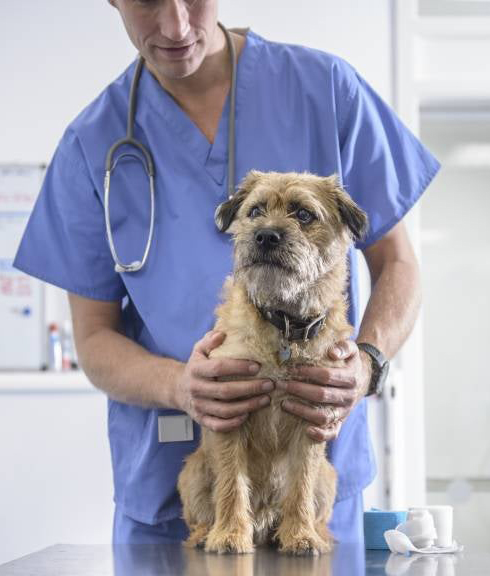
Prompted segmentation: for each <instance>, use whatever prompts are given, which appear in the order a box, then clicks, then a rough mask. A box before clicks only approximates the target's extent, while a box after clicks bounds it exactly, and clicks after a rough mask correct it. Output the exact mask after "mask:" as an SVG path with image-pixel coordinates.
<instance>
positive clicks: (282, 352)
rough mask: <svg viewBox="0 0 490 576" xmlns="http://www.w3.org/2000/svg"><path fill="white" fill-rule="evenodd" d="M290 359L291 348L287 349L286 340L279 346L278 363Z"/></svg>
mask: <svg viewBox="0 0 490 576" xmlns="http://www.w3.org/2000/svg"><path fill="white" fill-rule="evenodd" d="M290 358H291V348H290V347H289V342H288V341H287V340H286V341H285V342H284V341H282V342H281V343H280V344H279V362H280V363H281V364H283V363H284V362H287V361H288V360H289V359H290Z"/></svg>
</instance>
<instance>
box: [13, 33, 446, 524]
mask: <svg viewBox="0 0 490 576" xmlns="http://www.w3.org/2000/svg"><path fill="white" fill-rule="evenodd" d="M134 67H135V63H133V64H132V65H131V66H130V67H129V68H128V69H127V70H126V71H125V72H124V73H123V74H122V75H121V76H120V77H119V78H118V79H117V80H115V81H114V82H113V83H112V84H110V85H109V86H108V87H107V88H106V89H105V90H104V91H103V92H102V94H101V95H100V96H99V97H98V98H97V99H96V100H95V101H94V102H93V103H91V104H90V105H89V106H88V107H87V108H86V109H85V110H84V111H83V112H82V113H81V114H80V115H79V116H78V117H77V118H76V119H75V120H74V121H73V122H72V123H71V124H70V126H69V127H68V128H67V130H66V132H65V134H64V135H63V138H62V140H61V142H60V144H59V146H58V148H57V150H56V152H55V155H54V158H53V160H52V162H51V163H50V166H49V168H48V171H47V174H46V178H45V181H44V184H43V187H42V190H41V193H40V195H39V198H38V201H37V203H36V206H35V208H34V211H33V213H32V216H31V218H30V221H29V224H28V226H27V229H26V232H25V234H24V237H23V240H22V242H21V245H20V248H19V251H18V254H17V257H16V260H15V263H14V264H15V266H16V267H18V268H19V269H21V270H23V271H25V272H27V273H28V274H32V275H34V276H36V277H38V278H41V279H43V280H45V281H47V282H50V283H52V284H55V285H57V286H60V287H62V288H64V289H66V290H68V291H69V292H73V293H76V294H79V295H81V296H85V297H88V298H93V299H96V300H109V301H112V300H121V301H122V303H123V321H124V328H125V332H126V335H127V336H128V337H129V338H131V339H133V340H134V341H136V342H138V343H139V344H140V345H142V346H143V347H145V348H146V349H147V350H149V351H150V352H153V353H154V354H158V355H161V356H167V357H171V358H175V359H177V360H179V361H181V362H186V361H187V360H188V358H189V355H190V353H191V351H192V348H193V346H194V344H195V342H197V341H198V340H199V339H201V338H202V337H203V335H204V334H205V333H206V332H207V331H208V330H210V329H211V328H212V327H213V325H214V309H215V308H216V306H217V304H218V303H219V298H220V293H221V287H222V285H223V282H224V279H225V277H226V276H227V275H229V274H231V273H232V270H233V242H232V239H231V237H230V236H229V235H227V234H221V233H219V232H218V230H217V229H216V227H215V225H214V219H213V216H214V211H215V208H216V206H217V205H218V204H219V203H220V202H222V201H223V200H224V199H225V198H226V196H227V182H226V179H227V160H228V159H227V145H228V142H227V134H228V106H229V102H228V100H227V101H226V103H225V106H224V109H223V112H222V116H221V120H220V123H219V127H218V131H217V133H216V137H215V139H214V142H213V144H212V145H211V144H210V143H209V142H208V141H207V139H206V138H205V136H204V135H203V134H202V132H201V131H200V130H199V129H198V128H197V126H196V125H195V124H194V123H193V122H192V121H191V120H190V118H189V117H188V116H187V115H186V114H185V113H184V112H183V111H182V109H181V108H180V107H179V106H178V104H177V103H176V102H175V101H174V100H173V99H172V97H171V96H170V95H169V94H167V93H166V92H165V91H164V90H163V89H162V87H161V86H160V85H159V83H158V82H157V80H156V79H155V78H154V77H153V76H152V75H151V74H150V73H149V72H148V70H146V69H145V70H144V71H143V74H142V77H141V81H140V86H139V91H138V109H137V114H136V126H135V136H136V137H137V138H138V139H140V140H141V141H142V142H143V143H144V144H145V146H147V147H148V148H149V149H150V150H151V151H152V154H153V157H154V159H155V165H156V166H155V171H156V182H155V186H156V218H155V234H154V241H153V244H152V248H151V250H150V254H149V257H148V261H147V264H146V266H145V267H144V268H143V269H142V270H141V271H139V272H136V273H134V274H122V275H119V274H117V273H116V272H115V271H114V264H113V261H112V258H111V254H110V250H109V247H108V243H107V239H106V237H105V226H104V211H103V179H104V159H105V155H106V152H107V149H108V148H109V146H110V145H111V144H112V143H113V142H114V141H115V140H117V139H118V138H120V137H121V136H122V135H123V134H124V133H125V130H126V115H127V106H128V95H129V88H130V83H131V79H132V76H133V72H134ZM236 159H237V165H236V178H237V181H236V182H235V185H236V184H237V183H238V182H239V181H240V180H241V179H242V178H243V177H244V176H245V175H246V173H247V172H248V171H249V170H251V169H256V170H262V171H270V170H274V171H280V172H289V171H297V172H304V171H309V172H313V173H316V174H319V175H325V176H326V175H330V174H332V173H334V172H336V173H337V174H339V176H340V178H341V181H342V182H343V185H344V187H345V189H346V190H347V192H348V193H349V194H350V195H351V196H352V198H353V199H354V200H355V201H356V202H357V203H358V204H359V205H360V206H361V207H362V208H363V209H364V210H365V211H366V212H367V214H368V217H369V219H370V231H369V233H368V236H367V237H366V239H365V240H364V241H363V242H359V243H358V244H357V246H356V247H357V248H360V249H364V248H366V247H367V246H369V245H371V244H372V243H374V242H376V240H378V239H379V238H380V237H381V236H383V234H385V233H386V232H387V231H388V230H390V228H392V227H393V226H394V225H395V224H396V223H397V222H399V221H400V220H401V219H402V218H403V216H404V215H405V214H406V213H407V212H408V210H409V209H410V208H411V207H412V206H413V204H414V203H415V202H416V201H417V199H418V198H419V197H420V195H421V194H422V193H423V191H424V190H425V189H426V187H427V186H428V184H429V182H430V181H431V179H432V178H433V177H434V175H435V173H436V172H437V170H438V166H439V165H438V163H437V161H436V160H435V159H434V158H433V157H432V156H431V154H430V153H429V152H428V151H427V150H426V149H425V148H424V147H423V146H422V144H421V143H420V142H419V141H418V140H417V139H416V138H415V137H414V136H413V135H412V134H411V133H410V132H409V130H408V129H407V128H406V127H405V126H403V124H402V123H401V122H400V120H399V119H398V118H397V117H396V115H395V114H394V113H393V112H392V110H391V109H390V108H389V107H388V106H387V105H386V104H385V103H384V102H383V101H382V100H381V99H380V98H379V96H378V95H377V94H376V92H374V90H373V89H372V88H371V87H370V86H369V84H367V83H366V82H365V80H364V79H363V78H362V77H361V76H360V75H359V74H358V73H357V72H356V71H355V70H354V69H353V68H352V67H351V66H350V65H349V64H347V63H346V62H345V61H344V60H342V59H341V58H338V57H336V56H333V55H331V54H327V53H324V52H320V51H318V50H312V49H308V48H304V47H301V46H293V45H288V44H280V43H275V42H269V41H266V40H264V39H263V38H261V37H260V36H258V35H257V34H255V33H253V32H252V31H250V30H249V31H248V32H247V35H246V42H245V45H244V47H243V49H242V52H241V54H240V58H239V60H238V69H237V103H236ZM124 168H125V169H124V171H122V172H119V173H118V176H117V178H115V179H114V181H113V182H112V183H111V186H112V190H114V192H112V191H111V223H112V228H113V234H114V238H115V243H116V247H117V251H118V253H119V255H120V258H121V260H122V261H124V262H131V261H132V260H134V259H136V258H138V257H139V256H140V254H141V253H142V248H144V243H145V240H146V236H147V230H148V228H147V227H148V222H149V202H148V194H147V192H148V191H147V188H146V186H147V184H146V179H145V178H144V174H143V173H142V171H141V169H140V168H138V167H137V166H136V165H133V164H131V163H127V165H125V167H124ZM349 263H350V284H349V287H348V294H347V295H348V299H349V319H350V322H351V324H352V325H353V326H354V327H355V333H356V332H357V329H358V326H359V301H358V294H357V282H358V273H357V260H356V255H355V251H354V248H352V250H351V252H350V255H349ZM355 333H354V336H355ZM108 406H109V411H108V420H109V423H108V428H109V438H110V446H111V456H112V464H113V471H114V485H115V495H114V499H115V501H116V503H117V505H118V508H119V509H120V510H121V511H122V512H123V513H124V514H126V515H127V516H130V517H131V518H133V519H135V520H137V521H140V522H144V523H149V524H156V523H158V522H162V521H164V520H169V519H173V518H178V517H179V516H180V514H181V504H180V500H179V497H178V494H177V490H176V480H177V476H178V473H179V472H180V469H181V467H182V462H183V459H184V458H185V456H186V455H188V454H190V453H191V452H193V451H194V450H195V449H196V447H197V444H198V441H199V434H200V428H199V426H198V425H197V424H196V423H194V424H193V428H194V439H193V440H189V441H183V442H167V443H161V442H159V436H158V418H159V416H162V415H168V414H178V413H179V412H178V411H176V410H167V409H165V408H161V409H154V410H149V409H144V408H141V407H138V406H133V405H128V404H124V403H121V402H116V401H113V400H110V399H109V401H108ZM328 453H329V458H330V459H331V461H332V462H333V464H334V466H335V468H336V470H337V473H338V490H337V501H340V500H344V499H347V498H348V497H350V496H353V495H354V494H358V493H359V492H360V491H361V490H362V489H363V488H364V487H365V486H366V485H367V484H369V482H370V481H371V480H372V479H373V477H374V475H375V472H376V468H375V463H374V458H373V451H372V447H371V443H370V441H369V437H368V428H367V421H366V402H365V401H362V402H360V403H359V404H358V405H357V406H356V408H355V409H354V410H353V411H352V413H351V414H350V415H349V417H348V418H347V420H346V421H345V422H344V424H343V426H342V428H341V431H340V434H339V437H338V438H337V439H336V440H335V441H333V442H331V443H330V444H329V446H328ZM334 515H335V512H334Z"/></svg>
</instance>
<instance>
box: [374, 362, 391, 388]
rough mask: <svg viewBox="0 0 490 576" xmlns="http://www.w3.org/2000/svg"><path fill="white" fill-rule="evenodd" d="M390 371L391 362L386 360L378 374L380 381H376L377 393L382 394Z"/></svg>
mask: <svg viewBox="0 0 490 576" xmlns="http://www.w3.org/2000/svg"><path fill="white" fill-rule="evenodd" d="M389 371H390V363H389V362H385V363H384V364H383V366H381V369H380V371H379V374H378V381H377V382H376V394H381V392H383V387H384V383H385V382H386V378H387V377H388V372H389Z"/></svg>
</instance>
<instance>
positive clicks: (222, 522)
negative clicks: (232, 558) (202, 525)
mask: <svg viewBox="0 0 490 576" xmlns="http://www.w3.org/2000/svg"><path fill="white" fill-rule="evenodd" d="M206 434H210V435H211V436H212V440H211V438H209V440H211V441H210V442H209V443H208V446H210V447H212V448H211V449H210V450H209V454H210V456H211V458H212V466H213V471H214V477H215V485H214V492H213V501H214V505H215V521H214V525H213V527H212V529H211V531H210V532H209V534H208V537H207V539H206V550H207V551H208V552H219V553H223V552H241V553H244V552H253V521H252V515H251V511H250V494H249V491H250V488H249V479H248V474H247V458H246V436H245V434H244V432H243V431H242V430H234V431H232V432H216V433H214V432H210V431H206Z"/></svg>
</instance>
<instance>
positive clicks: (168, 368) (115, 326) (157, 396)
mask: <svg viewBox="0 0 490 576" xmlns="http://www.w3.org/2000/svg"><path fill="white" fill-rule="evenodd" d="M68 299H69V302H70V308H71V315H72V319H73V333H74V336H75V344H76V347H77V354H78V358H79V361H80V365H81V366H82V368H83V369H84V371H85V373H86V374H87V376H88V378H89V379H90V381H91V382H92V384H93V385H94V386H96V387H97V388H100V389H101V390H104V391H105V392H106V393H107V394H108V395H109V396H110V397H111V398H113V399H115V400H118V401H120V402H125V403H127V404H137V405H139V406H143V407H147V408H156V407H162V406H167V407H169V408H176V407H177V406H176V404H175V398H174V396H175V395H174V393H173V390H174V385H173V384H174V382H175V381H176V380H177V379H178V378H179V377H180V376H181V373H182V370H183V366H184V365H183V364H182V363H180V362H178V361H176V360H173V359H171V358H161V357H158V356H155V355H154V354H151V353H150V352H148V351H147V350H145V349H144V348H143V347H142V346H139V345H138V344H136V343H135V342H133V341H132V340H130V339H129V338H127V337H126V336H125V335H124V334H123V333H122V324H121V304H120V302H102V301H100V300H91V299H89V298H84V297H82V296H78V295H76V294H72V293H69V295H68Z"/></svg>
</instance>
